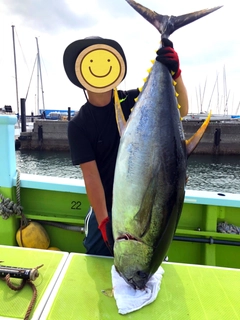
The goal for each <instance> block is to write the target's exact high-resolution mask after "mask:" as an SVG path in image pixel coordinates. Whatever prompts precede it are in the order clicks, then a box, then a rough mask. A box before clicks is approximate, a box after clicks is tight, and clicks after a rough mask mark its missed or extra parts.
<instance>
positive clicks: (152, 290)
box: [111, 265, 164, 314]
mask: <svg viewBox="0 0 240 320" xmlns="http://www.w3.org/2000/svg"><path fill="white" fill-rule="evenodd" d="M111 273H112V284H113V294H114V298H115V300H116V304H117V307H118V312H119V313H121V314H126V313H129V312H132V311H135V310H138V309H141V308H142V307H144V306H146V305H147V304H150V303H152V302H153V301H154V300H155V299H156V298H157V295H158V291H159V290H160V285H161V281H162V275H163V273H164V270H163V268H162V267H159V268H158V270H157V271H156V273H154V275H153V276H152V277H151V278H150V279H149V281H148V282H147V284H146V288H145V289H142V290H135V289H133V288H132V287H131V286H130V285H129V284H127V283H126V281H125V280H124V279H123V278H122V277H121V276H120V275H119V274H118V272H117V271H116V269H115V266H114V265H113V266H112V271H111Z"/></svg>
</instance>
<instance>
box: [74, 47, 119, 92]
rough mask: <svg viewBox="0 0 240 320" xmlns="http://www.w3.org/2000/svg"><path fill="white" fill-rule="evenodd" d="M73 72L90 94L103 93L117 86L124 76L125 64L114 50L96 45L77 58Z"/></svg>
mask: <svg viewBox="0 0 240 320" xmlns="http://www.w3.org/2000/svg"><path fill="white" fill-rule="evenodd" d="M75 72H76V76H77V78H78V80H79V82H80V83H81V84H82V85H83V86H84V87H85V88H86V89H87V90H90V91H92V92H105V91H109V90H111V89H113V88H115V87H117V86H118V84H119V83H120V82H121V81H122V79H123V77H124V74H125V63H124V60H123V58H122V56H121V55H120V53H119V52H118V51H117V50H115V49H114V48H112V47H110V46H108V45H105V44H97V45H92V46H90V47H87V48H86V49H84V50H83V51H82V52H81V53H80V54H79V56H78V57H77V60H76V63H75Z"/></svg>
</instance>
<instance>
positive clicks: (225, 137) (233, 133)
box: [18, 119, 240, 155]
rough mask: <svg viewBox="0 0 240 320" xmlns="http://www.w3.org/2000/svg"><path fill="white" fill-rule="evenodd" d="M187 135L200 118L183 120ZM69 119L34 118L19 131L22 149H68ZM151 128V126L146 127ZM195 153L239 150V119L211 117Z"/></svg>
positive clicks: (197, 126)
mask: <svg viewBox="0 0 240 320" xmlns="http://www.w3.org/2000/svg"><path fill="white" fill-rule="evenodd" d="M182 123H183V129H184V132H185V136H186V139H189V138H190V137H191V136H192V135H193V134H194V133H195V132H196V131H197V130H198V128H200V126H201V124H202V121H183V122H182ZM67 126H68V121H64V120H61V121H60V120H59V121H58V120H42V119H37V120H36V121H35V122H34V126H33V130H32V131H31V132H21V133H20V136H19V138H18V140H19V142H20V145H21V146H20V148H21V149H22V150H48V151H68V150H69V145H68V139H67ZM149 130H151V128H149ZM194 153H195V154H219V155H224V154H227V155H239V154H240V121H237V120H236V121H234V120H232V121H227V122H224V121H219V122H218V121H211V122H210V124H209V126H208V128H207V130H206V132H205V134H204V136H203V138H202V140H201V141H200V143H199V144H198V146H197V147H196V149H195V150H194Z"/></svg>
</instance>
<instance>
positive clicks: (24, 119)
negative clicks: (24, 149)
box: [21, 98, 27, 132]
mask: <svg viewBox="0 0 240 320" xmlns="http://www.w3.org/2000/svg"><path fill="white" fill-rule="evenodd" d="M25 102H26V99H23V98H22V99H21V123H22V132H26V131H27V130H26V106H25Z"/></svg>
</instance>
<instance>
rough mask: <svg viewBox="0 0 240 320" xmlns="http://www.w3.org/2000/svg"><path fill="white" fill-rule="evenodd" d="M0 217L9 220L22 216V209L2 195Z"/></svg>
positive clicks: (0, 198)
mask: <svg viewBox="0 0 240 320" xmlns="http://www.w3.org/2000/svg"><path fill="white" fill-rule="evenodd" d="M0 200H1V202H0V216H2V218H3V219H5V220H6V219H8V218H9V217H11V216H12V215H14V214H16V215H17V216H21V215H22V209H23V208H22V207H21V206H20V205H18V204H16V203H14V202H13V201H12V200H10V199H9V198H5V197H4V196H3V195H2V194H0Z"/></svg>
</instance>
